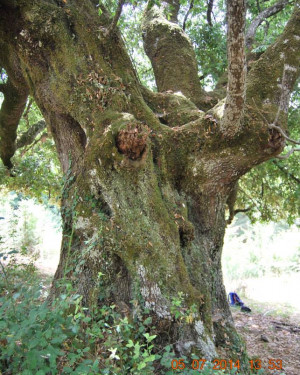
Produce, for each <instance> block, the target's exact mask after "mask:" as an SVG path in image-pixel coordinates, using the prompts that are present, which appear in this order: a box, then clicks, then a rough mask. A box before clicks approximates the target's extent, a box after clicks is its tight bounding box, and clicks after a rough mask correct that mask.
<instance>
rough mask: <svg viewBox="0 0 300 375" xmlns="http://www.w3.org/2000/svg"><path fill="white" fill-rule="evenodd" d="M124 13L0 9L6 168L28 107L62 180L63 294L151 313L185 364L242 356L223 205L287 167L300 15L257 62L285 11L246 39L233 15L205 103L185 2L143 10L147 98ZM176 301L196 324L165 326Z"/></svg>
mask: <svg viewBox="0 0 300 375" xmlns="http://www.w3.org/2000/svg"><path fill="white" fill-rule="evenodd" d="M124 3H125V1H119V3H118V6H117V8H116V11H115V13H114V14H113V15H112V14H111V13H110V12H109V11H108V9H107V8H106V7H105V6H104V5H103V4H102V3H101V2H100V9H101V11H100V12H99V8H98V4H97V2H96V1H94V0H85V1H81V0H0V18H1V19H0V64H1V67H2V68H4V69H5V71H6V73H7V76H8V80H7V82H6V83H4V84H2V85H1V91H2V92H3V94H4V98H5V99H4V101H3V104H2V108H1V113H0V131H1V143H0V153H1V158H2V161H3V163H4V164H5V165H6V166H7V168H8V169H11V168H12V166H13V165H12V161H11V158H12V156H13V155H14V153H15V150H16V132H17V127H18V123H19V119H20V117H21V115H22V113H23V111H24V108H25V104H26V101H27V98H28V95H31V96H32V97H33V98H34V100H35V101H36V103H37V105H38V106H39V108H40V110H41V112H42V114H43V116H44V118H45V121H46V123H47V126H48V129H49V130H50V131H51V134H52V136H53V138H54V140H55V144H56V149H57V153H58V155H59V159H60V163H61V166H62V170H63V173H64V175H65V185H64V191H63V195H62V217H63V242H62V249H61V258H60V263H59V266H58V269H57V272H56V275H55V280H56V281H59V280H60V279H65V278H68V279H69V280H71V281H72V282H73V285H74V287H75V289H76V290H78V292H79V293H80V294H82V295H83V297H84V299H83V300H84V303H85V304H86V305H87V306H91V305H93V304H95V303H104V302H105V303H107V302H108V303H109V302H114V303H115V304H116V305H117V306H119V308H120V309H121V310H124V306H125V310H127V313H128V312H129V314H130V313H132V314H133V313H134V310H135V308H136V307H135V306H134V304H133V303H132V301H136V303H139V304H140V305H141V306H145V307H147V308H148V309H150V311H151V314H152V315H153V317H154V318H155V321H156V325H157V327H158V329H159V333H160V336H159V338H160V344H161V345H163V344H164V343H166V342H172V343H175V348H176V351H177V353H178V354H189V353H191V352H194V353H196V354H197V356H199V357H205V358H207V359H212V358H214V357H216V356H217V355H220V356H222V355H223V358H224V357H225V358H237V357H238V358H244V357H245V356H244V354H243V353H244V352H243V351H244V348H243V344H242V343H241V341H240V339H239V337H238V336H237V334H236V332H235V329H234V327H233V321H232V317H231V313H230V310H229V307H228V304H227V301H226V295H225V290H224V287H223V281H222V272H221V264H220V259H221V251H222V245H223V237H224V231H225V226H226V218H225V207H226V202H228V201H229V202H231V201H232V200H233V199H232V198H233V197H234V195H235V194H234V192H235V186H236V183H237V181H238V180H239V178H240V177H241V176H243V175H244V174H245V173H246V172H247V171H249V170H250V169H251V168H252V167H254V166H256V165H258V164H260V163H262V162H264V161H266V160H268V159H271V158H274V157H275V156H277V155H278V154H280V153H281V152H282V150H283V148H284V146H285V142H286V139H287V138H288V137H287V135H286V134H287V110H288V105H289V97H290V93H291V92H292V90H293V87H294V84H295V82H296V80H297V78H298V76H299V61H300V9H299V2H298V1H297V2H296V3H295V4H294V10H293V12H292V15H291V17H290V19H289V21H288V23H287V24H286V26H285V28H284V31H283V32H282V34H281V35H280V36H279V37H278V38H277V40H276V42H275V43H274V44H273V45H271V46H270V47H269V48H267V50H266V51H265V52H264V53H262V54H260V55H259V56H256V55H255V54H254V53H252V54H251V53H250V52H251V46H252V43H253V39H254V36H255V32H256V29H257V28H258V26H259V25H260V24H261V23H262V21H263V20H264V19H265V18H266V17H269V16H270V15H272V14H275V13H276V12H278V11H280V10H281V9H283V8H284V7H285V6H286V5H287V3H288V2H287V1H279V2H278V3H276V4H275V5H273V6H271V7H269V8H267V10H265V11H262V12H261V13H259V15H258V16H257V18H256V19H255V20H254V22H252V23H251V25H250V27H249V28H248V30H247V34H246V33H245V14H246V9H245V1H243V0H229V1H228V2H227V29H228V32H227V53H228V69H227V82H228V83H227V92H225V90H224V89H222V88H220V86H219V87H218V89H217V90H215V91H213V92H209V93H208V92H205V90H204V89H203V88H202V87H201V85H200V81H199V77H198V66H197V61H196V56H195V53H194V50H193V46H192V44H191V42H190V40H189V38H188V37H187V35H186V33H185V32H184V31H183V29H182V28H181V26H180V25H179V23H178V12H179V10H180V2H179V0H168V1H165V2H164V1H161V2H158V1H156V2H153V1H149V2H148V4H147V5H146V6H145V12H144V16H143V25H142V27H143V39H144V40H143V41H144V49H145V51H146V53H147V55H148V57H149V59H150V61H151V64H152V68H153V71H154V75H155V80H156V85H157V89H158V92H152V91H150V90H149V89H147V88H145V87H143V86H142V84H141V82H140V80H139V78H138V76H137V73H136V71H135V68H134V66H133V64H132V62H131V59H130V58H129V55H128V53H127V51H126V48H125V45H124V42H123V39H122V37H121V34H120V31H119V29H118V26H117V25H118V19H119V16H120V13H121V11H122V6H123V5H124ZM212 4H213V2H211V1H210V2H209V5H210V6H212ZM267 12H269V13H267ZM99 13H100V16H99ZM166 13H167V14H168V17H166V15H165V14H166ZM208 16H209V17H208V18H209V19H210V22H211V12H210V11H209V9H208ZM245 35H246V36H247V37H245ZM248 60H249V61H250V63H249V64H248V66H247V62H246V61H248ZM225 96H226V97H225ZM99 273H101V275H102V276H101V279H100V285H99V277H98V275H99ZM58 288H59V283H54V286H53V293H55V292H56V291H57V290H58ZM178 292H182V293H183V294H182V295H183V296H184V306H183V307H186V308H188V307H190V306H192V305H195V306H196V307H197V312H195V314H194V317H193V319H192V321H190V323H189V324H188V323H186V324H182V323H181V324H178V322H177V321H176V320H174V319H173V317H172V314H171V311H170V310H171V309H170V306H171V303H170V301H171V299H172V297H176V296H177V295H178ZM99 297H101V298H99Z"/></svg>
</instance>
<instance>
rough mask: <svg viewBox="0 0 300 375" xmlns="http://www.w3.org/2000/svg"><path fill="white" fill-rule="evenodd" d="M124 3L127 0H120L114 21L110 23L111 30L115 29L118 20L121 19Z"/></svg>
mask: <svg viewBox="0 0 300 375" xmlns="http://www.w3.org/2000/svg"><path fill="white" fill-rule="evenodd" d="M124 3H125V0H119V1H118V6H117V10H116V13H115V15H114V18H113V21H112V23H111V25H110V28H109V31H113V30H114V29H115V28H116V26H117V24H118V21H119V18H120V17H121V14H122V9H123V5H124Z"/></svg>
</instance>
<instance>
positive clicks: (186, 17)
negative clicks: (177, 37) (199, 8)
mask: <svg viewBox="0 0 300 375" xmlns="http://www.w3.org/2000/svg"><path fill="white" fill-rule="evenodd" d="M193 6H194V0H191V2H190V6H189V9H188V11H187V12H186V15H185V16H184V20H183V25H182V29H183V30H185V26H186V21H187V19H188V16H189V15H190V11H191V10H192V9H193Z"/></svg>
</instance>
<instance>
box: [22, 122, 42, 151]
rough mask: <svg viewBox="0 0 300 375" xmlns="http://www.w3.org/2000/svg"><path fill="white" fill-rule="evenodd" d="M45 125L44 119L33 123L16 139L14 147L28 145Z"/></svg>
mask: <svg viewBox="0 0 300 375" xmlns="http://www.w3.org/2000/svg"><path fill="white" fill-rule="evenodd" d="M45 127H46V122H45V121H44V120H41V121H38V122H37V123H35V124H33V125H32V126H31V127H30V128H29V129H28V130H27V131H26V132H25V133H23V134H22V135H21V137H20V138H19V139H18V140H17V145H16V148H17V149H18V148H21V147H24V146H28V145H30V144H31V143H32V142H33V141H34V139H35V138H36V136H37V135H38V134H40V133H41V132H42V131H43V130H44V129H45Z"/></svg>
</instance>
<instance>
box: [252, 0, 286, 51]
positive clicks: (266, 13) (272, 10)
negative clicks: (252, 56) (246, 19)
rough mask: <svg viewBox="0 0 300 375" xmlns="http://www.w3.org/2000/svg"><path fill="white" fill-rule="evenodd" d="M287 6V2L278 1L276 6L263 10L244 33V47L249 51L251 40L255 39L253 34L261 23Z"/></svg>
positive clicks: (284, 0) (283, 0)
mask: <svg viewBox="0 0 300 375" xmlns="http://www.w3.org/2000/svg"><path fill="white" fill-rule="evenodd" d="M288 4H289V0H280V1H278V2H277V3H276V4H274V5H272V6H270V7H269V8H267V9H264V10H263V11H262V12H260V13H259V15H258V16H257V17H256V18H255V19H254V20H253V21H252V23H251V24H250V26H249V28H248V30H247V33H246V47H247V48H248V49H249V50H251V47H252V44H253V40H254V37H255V33H256V30H257V28H258V27H259V26H260V25H261V23H262V22H263V21H264V20H265V19H266V18H269V17H271V16H273V15H275V14H277V13H279V12H280V11H281V10H282V9H284V8H285V7H286V6H287V5H288Z"/></svg>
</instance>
